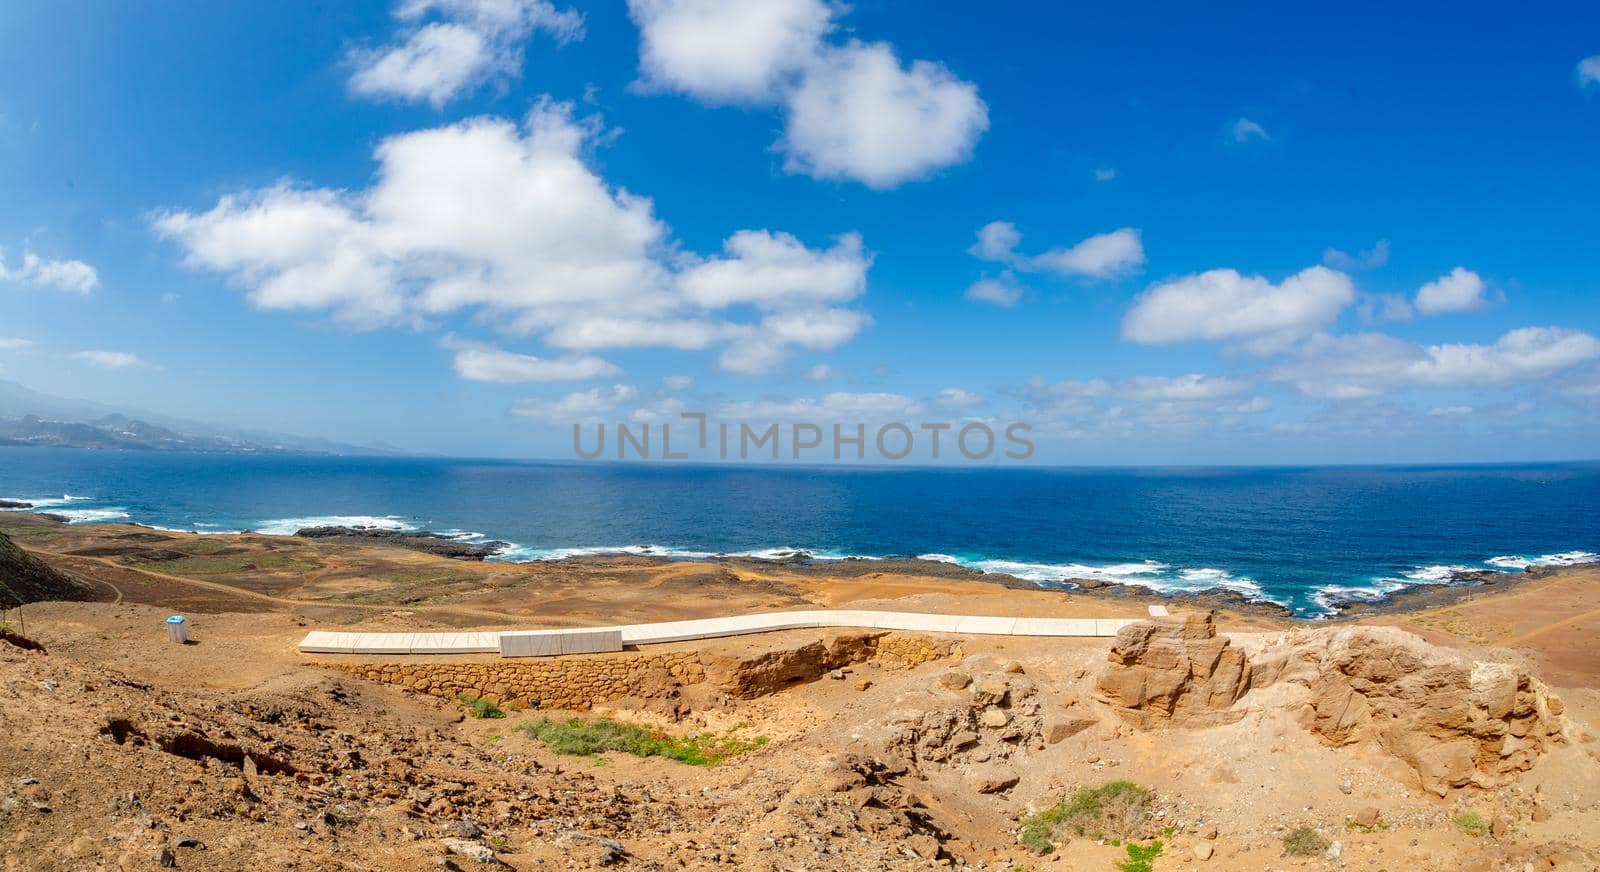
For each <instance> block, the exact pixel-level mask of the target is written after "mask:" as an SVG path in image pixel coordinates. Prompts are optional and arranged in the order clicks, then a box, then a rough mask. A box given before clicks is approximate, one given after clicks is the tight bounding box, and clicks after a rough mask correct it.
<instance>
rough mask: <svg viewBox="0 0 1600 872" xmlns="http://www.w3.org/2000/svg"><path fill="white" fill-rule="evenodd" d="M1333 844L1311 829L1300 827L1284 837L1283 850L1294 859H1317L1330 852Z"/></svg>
mask: <svg viewBox="0 0 1600 872" xmlns="http://www.w3.org/2000/svg"><path fill="white" fill-rule="evenodd" d="M1331 844H1333V843H1332V842H1330V841H1328V840H1327V839H1324V838H1323V837H1322V834H1321V833H1319V832H1317V831H1316V830H1314V829H1312V828H1310V827H1300V828H1299V829H1296V830H1295V831H1294V832H1292V833H1290V834H1289V835H1287V836H1284V837H1283V850H1284V852H1285V853H1288V854H1289V855H1290V856H1294V857H1316V856H1320V855H1321V854H1322V853H1323V852H1324V851H1326V850H1328V846H1329V845H1331Z"/></svg>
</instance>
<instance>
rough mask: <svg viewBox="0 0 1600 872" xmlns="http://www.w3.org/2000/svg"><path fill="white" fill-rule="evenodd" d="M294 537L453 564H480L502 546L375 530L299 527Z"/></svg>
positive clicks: (432, 534) (400, 531)
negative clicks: (349, 542)
mask: <svg viewBox="0 0 1600 872" xmlns="http://www.w3.org/2000/svg"><path fill="white" fill-rule="evenodd" d="M295 535H296V536H299V537H301V538H304V539H371V540H374V541H378V542H385V543H388V544H391V545H399V546H400V547H402V548H410V549H411V550H413V551H425V552H427V553H429V554H437V555H439V556H440V557H450V558H453V559H456V560H482V559H484V558H485V557H488V556H489V555H491V554H493V553H495V551H496V550H497V549H499V548H503V547H505V545H506V543H504V542H462V541H460V540H459V539H452V538H450V537H449V536H445V535H441V534H439V533H429V532H426V531H420V530H384V529H380V528H377V527H302V528H301V529H299V530H296V531H295Z"/></svg>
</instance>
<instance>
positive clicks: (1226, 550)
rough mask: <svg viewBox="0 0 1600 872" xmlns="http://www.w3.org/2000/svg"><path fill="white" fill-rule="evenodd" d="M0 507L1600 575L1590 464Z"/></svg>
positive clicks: (61, 475)
mask: <svg viewBox="0 0 1600 872" xmlns="http://www.w3.org/2000/svg"><path fill="white" fill-rule="evenodd" d="M0 498H6V499H19V500H28V501H34V502H36V503H37V504H38V505H39V510H41V511H49V512H54V513H58V514H62V515H65V516H67V517H69V518H71V519H72V520H73V521H74V522H75V523H94V522H97V521H100V522H103V521H129V520H131V521H135V522H138V523H141V524H148V525H152V526H156V527H163V528H169V529H176V530H194V531H198V532H206V533H219V534H220V533H226V532H236V531H239V530H256V531H261V532H268V533H279V534H290V533H293V532H294V531H295V530H297V529H299V528H300V527H304V526H312V525H317V524H365V525H375V526H384V527H391V528H395V529H418V530H433V531H439V532H447V533H453V534H458V535H460V536H462V537H463V538H465V539H493V540H502V541H505V542H509V543H512V544H511V547H509V548H508V549H506V550H505V551H504V552H503V553H501V554H500V555H498V556H497V558H496V559H503V560H550V559H559V558H561V557H566V556H572V555H578V554H587V553H595V552H606V551H629V552H637V553H657V554H662V555H664V556H681V557H698V556H708V555H714V554H734V553H739V554H754V555H768V554H778V553H783V552H789V551H794V550H804V551H807V552H809V553H811V554H812V555H813V556H814V557H815V558H817V559H820V560H826V559H838V558H842V557H846V556H859V557H897V556H900V557H903V556H923V557H930V558H932V559H938V560H947V561H951V562H955V563H960V564H963V565H966V566H971V567H974V568H978V569H983V570H987V571H1001V572H1008V573H1011V574H1013V575H1017V576H1019V577H1022V578H1028V579H1032V580H1035V581H1040V582H1046V583H1048V582H1052V581H1058V580H1060V579H1063V578H1069V577H1070V578H1083V577H1095V578H1102V579H1107V580H1114V581H1119V582H1124V583H1131V584H1140V585H1147V586H1149V587H1151V588H1153V589H1156V590H1164V591H1177V590H1200V589H1205V588H1226V589H1231V590H1235V591H1239V592H1241V593H1244V594H1246V595H1248V596H1251V597H1256V598H1260V599H1265V600H1272V601H1276V602H1279V603H1282V604H1284V605H1287V606H1289V607H1290V608H1292V609H1294V610H1295V611H1296V612H1298V613H1300V614H1302V615H1304V616H1308V617H1310V616H1316V615H1318V614H1325V613H1327V611H1328V609H1327V603H1328V602H1329V601H1330V595H1332V596H1344V597H1352V596H1354V597H1357V598H1360V597H1368V598H1376V597H1379V596H1381V595H1383V594H1385V593H1388V592H1390V591H1393V590H1396V589H1398V588H1400V587H1401V586H1405V585H1412V584H1437V583H1441V582H1443V581H1444V580H1446V578H1447V577H1448V576H1449V574H1450V573H1451V572H1453V571H1456V570H1461V569H1504V570H1507V571H1514V570H1519V569H1521V568H1523V567H1525V566H1528V565H1530V564H1563V563H1573V562H1591V561H1596V560H1600V556H1597V554H1596V552H1600V464H1596V463H1584V464H1529V465H1504V466H1460V467H1334V468H1263V469H1243V468H1211V469H1187V468H1149V469H1102V468H1095V469H1083V468H1078V469H1038V468H1031V469H1023V468H1007V469H987V468H986V469H976V468H944V469H929V468H879V469H865V468H841V467H826V468H816V467H810V468H797V467H781V466H699V465H696V466H690V465H675V464H659V465H658V464H652V465H643V464H600V463H582V462H519V461H498V460H458V459H438V458H353V457H285V456H276V457H257V456H239V455H208V454H174V453H155V452H149V453H147V452H112V451H107V452H96V451H81V450H75V449H50V448H6V447H0Z"/></svg>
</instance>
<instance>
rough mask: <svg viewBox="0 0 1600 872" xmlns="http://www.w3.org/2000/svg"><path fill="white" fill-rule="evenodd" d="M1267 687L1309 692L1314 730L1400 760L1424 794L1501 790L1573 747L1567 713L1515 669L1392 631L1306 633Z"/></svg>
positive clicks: (1269, 664) (1283, 654)
mask: <svg viewBox="0 0 1600 872" xmlns="http://www.w3.org/2000/svg"><path fill="white" fill-rule="evenodd" d="M1281 647H1282V648H1283V650H1281V651H1280V652H1275V653H1276V656H1269V657H1267V658H1264V659H1263V662H1262V663H1261V664H1260V665H1259V666H1258V667H1257V673H1258V676H1259V680H1260V681H1261V682H1262V683H1267V682H1268V681H1273V682H1275V681H1288V682H1292V683H1294V684H1298V685H1302V686H1304V687H1305V688H1306V689H1307V690H1308V691H1309V692H1310V696H1309V700H1308V702H1307V708H1306V723H1307V726H1308V727H1309V728H1310V730H1311V731H1312V732H1313V733H1315V734H1316V735H1317V736H1318V737H1319V738H1321V739H1322V740H1323V741H1324V742H1326V743H1328V744H1330V745H1336V746H1364V747H1368V748H1371V749H1374V750H1379V751H1381V752H1383V753H1385V754H1388V755H1390V756H1392V757H1395V758H1398V759H1399V760H1400V761H1401V762H1403V763H1405V764H1406V766H1407V767H1408V768H1409V769H1410V770H1411V771H1412V772H1413V773H1414V774H1415V781H1416V785H1417V786H1418V787H1419V788H1421V789H1423V790H1426V791H1428V792H1431V793H1435V794H1438V795H1440V796H1443V795H1445V794H1446V793H1448V792H1449V790H1450V789H1451V788H1458V787H1466V786H1469V785H1471V786H1477V787H1484V788H1493V787H1499V786H1501V785H1503V784H1505V783H1507V782H1508V781H1509V780H1510V779H1511V778H1513V777H1514V776H1516V775H1517V774H1518V773H1521V772H1525V771H1527V770H1528V769H1531V768H1532V767H1533V765H1534V764H1535V763H1537V762H1538V761H1539V758H1540V757H1542V756H1543V755H1544V753H1545V750H1546V749H1547V748H1548V746H1549V745H1550V744H1551V743H1555V742H1562V741H1564V740H1565V737H1564V732H1563V728H1562V723H1561V713H1562V711H1563V708H1564V707H1563V705H1562V702H1561V700H1560V698H1559V697H1556V696H1553V695H1552V694H1551V693H1550V691H1549V688H1547V687H1546V686H1545V684H1544V682H1542V681H1540V680H1539V679H1538V678H1537V677H1535V676H1534V675H1532V674H1531V673H1529V672H1528V671H1527V670H1526V669H1523V668H1521V667H1520V666H1517V665H1514V664H1511V663H1500V662H1488V661H1481V660H1474V659H1472V658H1471V657H1469V656H1467V655H1465V654H1463V653H1461V652H1458V651H1453V650H1451V649H1447V648H1441V647H1438V646H1435V645H1430V644H1428V643H1427V642H1424V641H1423V640H1422V639H1420V638H1418V637H1417V636H1414V635H1412V634H1410V633H1407V632H1405V631H1403V630H1400V629H1397V628H1393V627H1350V628H1341V629H1337V630H1322V631H1315V632H1312V633H1304V634H1297V636H1296V637H1295V638H1294V639H1293V640H1291V641H1290V642H1289V643H1288V644H1285V645H1283V646H1281Z"/></svg>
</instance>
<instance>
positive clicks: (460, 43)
mask: <svg viewBox="0 0 1600 872" xmlns="http://www.w3.org/2000/svg"><path fill="white" fill-rule="evenodd" d="M394 17H395V19H396V20H397V21H398V22H399V23H400V25H401V27H402V28H403V33H402V38H401V40H400V41H399V42H397V43H395V44H391V45H388V46H385V47H383V48H380V49H376V50H372V49H357V50H355V51H352V52H351V53H350V55H349V57H348V59H347V60H348V61H349V63H350V64H351V65H352V66H353V67H354V68H355V72H354V73H353V75H351V77H350V88H351V90H352V91H354V92H355V93H357V94H359V95H361V96H364V97H380V98H395V99H400V100H411V101H424V100H425V101H427V102H429V103H431V104H433V106H434V107H435V108H438V107H440V106H443V105H444V104H445V103H447V102H449V101H450V100H451V99H452V98H454V97H457V96H459V95H461V94H464V93H466V92H467V91H470V90H472V89H474V88H476V87H478V86H479V85H482V84H483V83H484V82H486V81H488V80H489V79H490V78H492V77H494V76H510V75H515V74H516V73H517V72H518V70H520V69H521V67H522V52H523V43H524V42H525V41H526V40H527V39H528V38H529V37H530V36H531V35H532V34H533V33H534V31H543V32H545V33H548V34H550V36H551V37H552V38H554V39H555V41H556V42H557V43H558V44H564V43H567V42H571V41H573V40H576V39H582V38H583V16H582V14H580V13H578V12H577V11H575V10H572V9H561V10H558V9H556V7H555V6H554V5H552V4H551V3H549V2H547V0H404V2H402V3H400V5H398V6H396V7H395V10H394Z"/></svg>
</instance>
